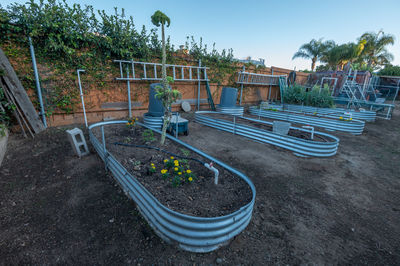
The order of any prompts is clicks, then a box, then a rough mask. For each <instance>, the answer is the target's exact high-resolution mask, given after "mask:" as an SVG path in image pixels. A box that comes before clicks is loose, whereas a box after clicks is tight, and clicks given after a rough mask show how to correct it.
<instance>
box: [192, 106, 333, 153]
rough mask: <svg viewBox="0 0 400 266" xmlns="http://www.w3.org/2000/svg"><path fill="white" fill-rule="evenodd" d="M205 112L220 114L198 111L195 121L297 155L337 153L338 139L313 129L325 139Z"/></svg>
mask: <svg viewBox="0 0 400 266" xmlns="http://www.w3.org/2000/svg"><path fill="white" fill-rule="evenodd" d="M207 114H222V113H219V112H212V111H198V112H196V113H195V120H196V122H197V123H200V124H203V125H206V126H209V127H213V128H216V129H219V130H223V131H227V132H230V133H233V134H236V135H240V136H244V137H247V138H250V139H253V140H256V141H260V142H264V143H269V144H272V145H275V146H279V147H282V148H285V149H288V150H291V151H293V152H294V153H295V154H296V155H299V156H315V157H329V156H333V155H335V154H336V153H337V150H338V146H339V139H338V138H337V137H335V136H332V135H330V134H326V133H323V132H318V131H314V134H315V135H320V136H322V137H323V138H325V139H326V140H327V141H326V142H323V141H314V140H306V139H301V138H296V137H293V136H288V135H279V134H277V133H273V132H272V131H268V130H264V129H261V128H257V127H252V126H248V125H243V124H240V123H236V119H235V118H234V116H232V117H233V118H232V119H230V118H229V115H226V116H227V117H228V119H230V120H228V119H227V120H225V119H217V118H212V117H210V116H207ZM240 118H241V119H247V120H249V121H252V122H257V123H262V124H268V125H272V124H273V123H270V122H267V121H261V120H258V119H252V118H248V117H240ZM290 128H291V129H295V130H300V131H306V132H308V131H307V130H305V129H303V128H298V127H290Z"/></svg>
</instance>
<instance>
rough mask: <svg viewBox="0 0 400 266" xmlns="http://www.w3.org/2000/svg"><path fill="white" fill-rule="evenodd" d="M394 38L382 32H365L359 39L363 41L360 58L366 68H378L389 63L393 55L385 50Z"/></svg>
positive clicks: (392, 42)
mask: <svg viewBox="0 0 400 266" xmlns="http://www.w3.org/2000/svg"><path fill="white" fill-rule="evenodd" d="M394 40H395V38H394V36H393V35H391V34H385V33H384V32H383V31H382V30H380V31H378V33H375V32H366V33H364V34H363V35H361V37H360V38H359V41H364V42H365V45H364V49H363V51H362V53H361V54H360V56H361V57H362V59H363V60H365V61H366V62H367V67H368V68H369V67H373V68H376V67H379V66H382V65H385V64H388V63H390V62H391V61H392V60H393V55H392V54H391V53H389V52H388V51H387V49H386V47H387V46H388V45H393V44H394Z"/></svg>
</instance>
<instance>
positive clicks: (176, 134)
mask: <svg viewBox="0 0 400 266" xmlns="http://www.w3.org/2000/svg"><path fill="white" fill-rule="evenodd" d="M178 116H179V113H178V112H176V119H175V129H176V130H175V138H178V129H179V128H178Z"/></svg>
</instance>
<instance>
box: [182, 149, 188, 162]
mask: <svg viewBox="0 0 400 266" xmlns="http://www.w3.org/2000/svg"><path fill="white" fill-rule="evenodd" d="M181 152H182V154H183V156H185V157H189V155H190V151H188V150H186V149H181ZM182 161H183V160H182Z"/></svg>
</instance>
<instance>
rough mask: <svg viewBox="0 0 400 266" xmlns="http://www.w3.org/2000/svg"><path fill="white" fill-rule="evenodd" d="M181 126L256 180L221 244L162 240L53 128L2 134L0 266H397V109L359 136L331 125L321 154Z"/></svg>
mask: <svg viewBox="0 0 400 266" xmlns="http://www.w3.org/2000/svg"><path fill="white" fill-rule="evenodd" d="M397 108H399V104H398V103H397ZM188 118H189V119H190V120H191V121H193V116H189V117H188ZM189 126H190V134H189V136H182V137H180V139H181V140H183V141H185V142H188V143H189V144H191V145H192V146H195V147H196V148H199V149H201V150H203V151H204V152H206V153H208V154H210V155H211V156H214V157H216V158H218V159H220V160H221V161H223V162H225V163H227V164H229V165H232V166H234V167H235V168H237V169H239V170H240V171H242V172H243V173H245V174H246V175H247V176H249V177H250V178H251V179H252V181H253V182H254V184H255V186H256V189H257V196H256V205H255V208H254V212H253V218H252V220H251V222H250V224H249V226H248V227H247V228H246V229H245V231H243V232H242V233H241V234H239V235H238V236H237V237H235V238H234V239H233V241H232V242H231V243H230V244H229V245H227V246H225V247H222V248H220V249H219V250H217V251H214V252H210V253H207V254H193V253H190V252H185V251H182V250H179V249H176V247H173V246H170V245H167V244H166V243H164V242H163V241H162V240H161V239H160V238H158V237H157V236H156V235H155V234H154V232H153V231H152V230H151V228H150V227H149V226H148V225H147V224H146V222H145V221H144V220H143V218H142V217H141V215H140V214H139V213H138V212H137V211H136V206H135V204H134V203H133V201H132V200H130V199H129V198H127V197H126V196H125V195H124V193H123V192H122V190H121V189H120V188H119V186H118V185H117V184H116V182H115V181H114V179H113V178H112V177H111V176H109V175H108V174H107V173H106V172H105V170H104V164H103V162H102V161H101V160H100V159H99V158H98V156H97V155H96V154H95V153H94V152H93V150H92V153H91V154H90V155H88V156H86V157H83V158H82V159H79V158H77V157H75V156H74V155H73V153H72V150H71V147H70V145H69V143H68V141H67V138H66V136H65V129H63V128H59V129H49V130H47V131H46V132H43V133H42V134H40V135H38V136H37V137H35V139H33V140H31V139H28V140H25V139H23V138H21V137H20V136H18V135H12V136H11V137H10V141H9V145H8V151H7V154H6V158H5V161H3V165H2V166H1V168H0V206H1V207H0V264H2V265H21V264H34V265H54V264H63V265H127V264H134V265H137V264H141V265H189V264H190V265H193V264H196V265H211V264H216V262H217V259H218V261H219V262H221V264H224V265H243V264H245V265H300V264H302V265H400V252H399V250H400V207H399V206H400V178H399V161H400V141H399V139H400V130H399V129H400V109H395V112H394V115H393V118H392V120H391V121H386V120H377V121H376V122H374V123H367V124H366V125H365V131H364V133H363V134H362V135H360V136H352V135H349V134H346V133H339V132H334V135H335V136H338V137H339V138H340V147H339V151H338V154H337V155H336V156H334V157H330V158H325V159H321V158H299V157H297V156H294V155H293V154H292V153H291V152H289V151H287V150H284V149H281V148H278V147H275V146H273V145H268V144H260V143H257V142H254V141H252V140H249V139H246V138H244V137H241V136H237V135H233V134H231V133H228V132H223V131H219V130H216V129H213V128H210V127H206V126H202V125H199V124H196V123H193V122H191V123H190V125H189Z"/></svg>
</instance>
